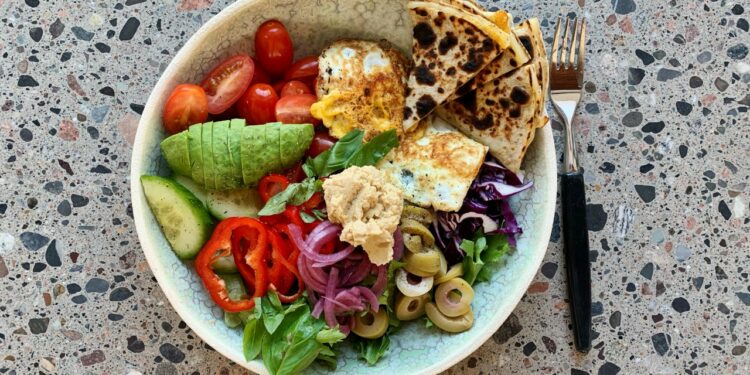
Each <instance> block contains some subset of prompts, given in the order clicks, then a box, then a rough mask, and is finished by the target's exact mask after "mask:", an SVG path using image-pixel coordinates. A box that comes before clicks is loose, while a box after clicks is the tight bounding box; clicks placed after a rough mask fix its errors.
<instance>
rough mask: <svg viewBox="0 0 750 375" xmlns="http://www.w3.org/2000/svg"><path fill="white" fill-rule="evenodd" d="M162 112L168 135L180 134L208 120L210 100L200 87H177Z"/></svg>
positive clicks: (184, 85) (187, 85) (183, 85)
mask: <svg viewBox="0 0 750 375" xmlns="http://www.w3.org/2000/svg"><path fill="white" fill-rule="evenodd" d="M275 110H276V109H275V108H274V111H275ZM162 112H163V113H162V122H163V123H164V129H166V130H167V133H169V134H175V133H179V132H181V131H183V130H185V129H187V128H188V127H189V126H190V125H193V124H200V123H202V122H206V120H208V98H207V97H206V93H205V92H204V91H203V89H202V88H201V87H200V86H197V85H189V84H182V85H177V87H175V88H174V90H172V93H171V94H169V98H168V99H167V102H166V104H165V105H164V110H163V111H162Z"/></svg>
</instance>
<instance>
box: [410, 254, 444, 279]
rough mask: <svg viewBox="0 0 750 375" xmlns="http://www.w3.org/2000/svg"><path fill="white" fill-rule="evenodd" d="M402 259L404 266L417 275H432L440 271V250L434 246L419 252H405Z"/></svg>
mask: <svg viewBox="0 0 750 375" xmlns="http://www.w3.org/2000/svg"><path fill="white" fill-rule="evenodd" d="M404 261H405V262H406V264H405V265H404V268H405V269H406V270H407V271H409V273H413V274H415V275H417V276H423V277H427V276H432V275H434V274H436V273H438V272H439V271H440V251H439V250H437V249H434V248H431V249H429V250H427V251H423V252H421V253H407V254H406V255H404Z"/></svg>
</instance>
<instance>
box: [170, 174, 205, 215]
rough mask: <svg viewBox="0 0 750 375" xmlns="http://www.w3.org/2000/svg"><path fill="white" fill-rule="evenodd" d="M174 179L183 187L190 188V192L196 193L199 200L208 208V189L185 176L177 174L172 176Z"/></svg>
mask: <svg viewBox="0 0 750 375" xmlns="http://www.w3.org/2000/svg"><path fill="white" fill-rule="evenodd" d="M172 179H173V180H175V181H177V183H178V184H180V185H182V187H184V188H185V189H188V190H190V192H191V193H193V195H195V197H196V198H198V200H200V201H201V202H203V205H204V206H205V207H206V208H208V206H206V194H207V193H206V189H204V188H202V187H201V186H200V185H198V184H197V183H196V182H195V181H193V180H191V179H190V178H188V177H185V176H180V175H176V176H172Z"/></svg>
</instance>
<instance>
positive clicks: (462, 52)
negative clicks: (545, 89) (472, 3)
mask: <svg viewBox="0 0 750 375" xmlns="http://www.w3.org/2000/svg"><path fill="white" fill-rule="evenodd" d="M408 7H409V13H410V15H411V17H412V21H413V24H414V42H413V44H412V56H413V59H414V69H413V70H412V72H411V74H410V75H409V80H408V84H407V87H408V95H407V97H406V105H405V108H404V123H403V128H404V131H405V132H408V131H410V130H411V129H412V128H414V127H415V126H416V125H417V123H418V122H419V120H420V119H422V118H424V117H425V116H427V115H428V114H430V113H431V112H432V111H433V110H434V109H435V108H436V107H437V106H439V105H440V104H442V103H444V102H445V101H446V99H448V97H449V96H450V95H452V94H453V93H454V92H455V91H456V90H457V89H458V87H459V86H460V85H461V84H462V83H465V82H468V81H469V80H470V79H471V78H472V77H473V76H475V75H476V74H477V73H478V72H479V71H481V70H482V69H483V68H484V67H485V66H487V64H489V63H490V62H491V61H492V60H493V59H494V58H495V57H496V56H497V55H498V54H499V53H500V51H502V50H505V49H511V50H513V51H515V52H514V53H516V54H522V53H525V50H524V48H523V46H522V45H521V44H520V43H517V41H516V40H515V38H513V37H512V35H511V34H508V33H506V32H504V31H502V30H501V29H500V28H498V27H497V25H495V24H494V23H492V22H490V21H489V20H487V19H486V18H485V17H483V16H479V15H475V14H472V13H470V12H467V11H465V10H460V9H458V8H455V7H453V6H449V5H444V4H438V3H432V2H423V1H410V2H409V4H408Z"/></svg>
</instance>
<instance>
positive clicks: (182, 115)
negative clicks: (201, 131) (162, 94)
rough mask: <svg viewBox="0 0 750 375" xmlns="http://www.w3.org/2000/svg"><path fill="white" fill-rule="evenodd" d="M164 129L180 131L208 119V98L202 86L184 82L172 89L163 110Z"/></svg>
mask: <svg viewBox="0 0 750 375" xmlns="http://www.w3.org/2000/svg"><path fill="white" fill-rule="evenodd" d="M162 112H163V113H162V122H163V123H164V129H166V130H167V132H168V133H169V134H175V133H179V132H181V131H183V130H185V129H187V128H188V127H189V126H190V125H193V124H200V123H202V122H206V120H208V98H207V97H206V93H205V92H204V91H203V89H202V88H201V87H200V86H197V85H189V84H182V85H177V87H175V88H174V90H172V93H171V94H169V98H168V99H167V103H166V104H165V105H164V110H163V111H162Z"/></svg>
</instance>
